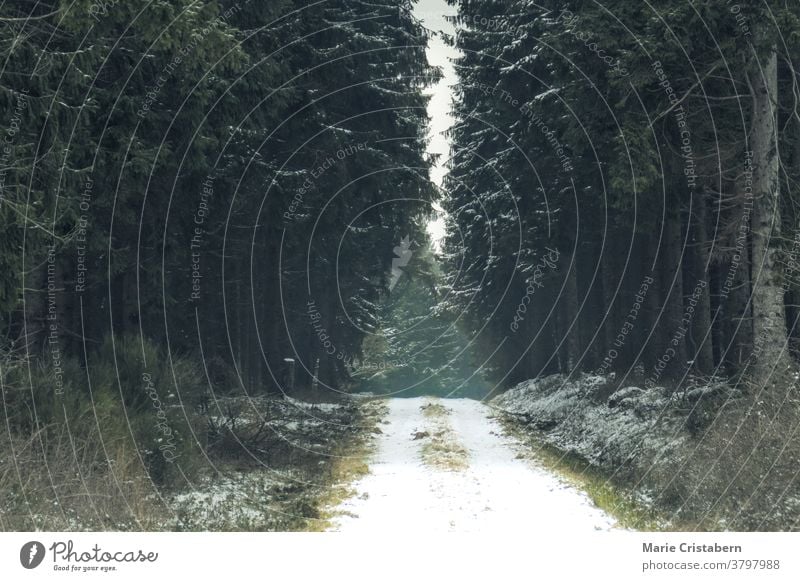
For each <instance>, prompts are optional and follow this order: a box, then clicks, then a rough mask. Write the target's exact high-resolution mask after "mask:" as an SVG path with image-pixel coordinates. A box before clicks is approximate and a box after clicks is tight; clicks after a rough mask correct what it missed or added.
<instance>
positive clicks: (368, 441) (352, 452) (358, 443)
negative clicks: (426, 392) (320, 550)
mask: <svg viewBox="0 0 800 581" xmlns="http://www.w3.org/2000/svg"><path fill="white" fill-rule="evenodd" d="M387 413H388V409H387V407H386V404H385V403H384V402H383V401H382V400H371V401H367V402H364V403H362V404H361V405H360V414H359V418H358V421H357V423H356V426H357V428H358V429H357V430H355V431H354V432H352V436H351V437H349V438H346V439H345V441H342V442H339V443H338V444H337V446H336V451H335V453H334V455H333V456H332V458H331V464H330V470H329V472H328V474H327V477H326V478H325V483H324V484H325V485H324V486H322V487H320V488H319V489H318V491H319V494H318V496H317V498H316V500H315V504H316V506H317V510H318V518H314V519H307V520H306V523H305V526H304V528H303V530H305V531H309V532H319V531H326V530H328V529H329V528H330V526H331V519H333V518H334V517H336V516H338V515H340V514H342V511H341V509H340V508H339V506H340V505H341V504H342V503H343V502H345V501H346V500H348V499H349V498H352V497H353V495H355V492H356V491H355V488H354V484H355V482H356V481H358V480H359V479H361V478H363V477H364V476H366V475H367V474H369V460H370V458H371V457H372V455H373V454H374V452H375V438H374V436H375V435H376V434H379V433H380V429H379V428H378V424H379V423H380V421H381V420H382V419H383V418H384V417H385V416H386V414H387Z"/></svg>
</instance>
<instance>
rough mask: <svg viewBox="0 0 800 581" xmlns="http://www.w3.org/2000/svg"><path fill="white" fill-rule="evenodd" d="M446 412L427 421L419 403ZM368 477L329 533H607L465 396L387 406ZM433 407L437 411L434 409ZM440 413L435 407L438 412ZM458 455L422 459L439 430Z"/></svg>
mask: <svg viewBox="0 0 800 581" xmlns="http://www.w3.org/2000/svg"><path fill="white" fill-rule="evenodd" d="M431 403H435V404H440V405H441V406H443V407H444V408H446V409H447V410H449V411H446V412H445V413H443V414H439V417H431V415H430V414H427V413H423V409H425V408H424V406H429V405H430V404H431ZM387 404H388V407H389V414H388V416H387V417H386V421H387V422H388V423H384V424H382V425H381V430H382V431H383V434H382V436H380V438H381V439H380V441H379V444H378V450H377V454H376V456H375V458H374V460H373V464H372V466H371V470H370V474H369V475H368V476H366V477H365V478H363V479H362V480H360V481H359V482H357V483H356V485H355V486H356V491H357V492H356V495H355V496H354V497H352V498H351V499H350V500H347V501H345V502H344V503H343V504H342V505H340V506H339V511H341V512H342V513H343V514H342V515H341V516H338V517H336V518H335V519H334V520H333V527H332V530H340V531H346V532H362V533H371V532H393V533H396V532H409V533H412V532H414V531H465V532H481V533H484V532H497V533H500V532H508V531H510V530H518V531H519V530H531V529H532V530H548V531H553V532H561V531H566V532H581V531H593V530H608V529H610V528H612V527H613V526H614V520H613V518H611V517H610V516H609V515H607V514H606V513H604V512H603V511H601V510H600V509H598V508H597V507H595V506H594V505H593V504H592V502H591V500H589V498H588V497H587V496H586V495H585V494H583V493H582V492H580V491H578V490H576V489H574V488H572V487H570V486H569V485H567V484H565V483H564V482H563V481H561V480H560V479H559V478H558V477H556V476H555V475H553V474H551V473H549V472H547V471H546V470H544V469H542V468H540V467H537V466H533V465H531V464H530V463H528V462H526V461H525V460H520V459H517V458H516V452H514V450H513V445H514V443H513V441H511V440H510V439H509V438H508V437H506V436H503V435H501V434H502V431H501V427H500V426H499V424H498V423H497V422H496V421H495V420H494V419H492V418H490V417H489V415H490V413H491V410H490V408H489V407H487V406H486V405H484V404H482V403H480V402H478V401H475V400H469V399H436V398H406V399H400V398H397V399H390V400H388V402H387ZM438 409H440V410H441V408H438ZM442 411H443V410H442ZM444 426H446V427H447V428H448V429H447V430H446V431H447V433H448V441H449V442H450V443H451V444H452V446H453V447H454V448H455V449H457V450H460V452H461V453H462V456H463V458H464V463H463V465H462V467H461V469H447V468H446V467H439V466H436V465H435V464H434V465H431V463H430V462H425V461H424V458H423V457H424V455H425V454H427V453H429V450H427V449H426V448H425V446H426V442H427V443H428V445H429V444H430V441H431V435H433V434H436V433H440V434H441V433H443V429H442V428H443V427H444Z"/></svg>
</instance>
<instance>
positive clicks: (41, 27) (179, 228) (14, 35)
mask: <svg viewBox="0 0 800 581" xmlns="http://www.w3.org/2000/svg"><path fill="white" fill-rule="evenodd" d="M0 39H1V41H0V42H1V44H0V46H2V49H0V50H2V55H3V68H2V70H0V76H1V77H2V81H3V82H2V83H0V99H1V100H2V110H3V112H4V114H3V126H4V128H3V131H4V136H3V137H4V143H3V151H2V159H1V160H0V163H1V164H2V168H0V169H1V170H2V184H0V187H2V191H1V193H0V195H1V196H2V198H0V223H2V236H0V244H2V247H0V273H2V274H1V275H0V313H2V319H1V321H2V322H1V323H0V326H1V327H2V332H3V333H2V336H3V345H2V348H3V350H4V352H5V353H6V355H7V356H10V357H15V358H21V359H24V360H25V361H27V362H28V363H29V364H30V365H33V366H44V367H46V368H47V369H48V370H49V372H50V373H51V374H52V380H53V385H55V384H56V382H57V383H58V387H57V393H55V394H54V395H55V396H61V395H63V393H64V390H65V389H67V388H65V384H68V383H70V381H68V380H69V378H68V377H65V374H66V373H67V372H66V371H65V370H66V369H67V367H68V365H67V363H66V362H67V361H73V360H74V361H76V362H77V363H78V364H79V365H80V366H82V367H86V365H87V358H88V357H89V356H90V355H91V354H92V353H94V352H96V351H97V350H98V349H99V348H100V347H101V346H102V345H103V344H104V343H106V342H108V341H109V340H110V339H111V338H114V337H115V338H122V337H126V336H131V335H132V336H136V337H138V339H139V340H140V341H141V342H142V347H141V349H140V353H139V354H138V355H135V356H134V358H137V357H138V358H139V359H141V360H142V361H141V362H140V364H141V365H142V366H143V369H144V368H146V361H144V359H145V358H146V350H145V348H144V343H145V341H148V342H152V343H153V344H155V345H161V346H164V348H165V349H166V350H167V351H168V352H169V353H175V354H189V355H191V356H192V357H196V358H197V360H198V361H199V360H200V358H202V360H203V367H202V370H203V375H205V376H206V377H205V379H204V380H203V383H204V384H205V385H206V386H208V387H210V388H211V389H226V390H239V391H242V390H243V391H244V392H246V393H264V392H271V391H272V392H274V391H278V390H281V389H283V390H285V389H287V387H288V386H290V385H291V386H293V387H294V388H296V389H302V388H304V387H308V386H310V385H311V384H312V382H318V384H319V385H324V386H328V387H330V388H331V389H334V390H339V389H343V388H345V387H346V386H347V385H348V384H349V382H350V369H351V365H352V362H353V361H356V360H358V358H359V357H360V355H361V341H362V339H363V337H364V336H365V334H367V333H369V332H370V330H371V329H372V328H373V326H374V318H375V314H376V308H377V307H376V306H375V305H376V303H377V302H378V299H379V297H380V296H382V295H383V294H385V293H386V289H387V288H388V285H389V283H390V270H391V262H392V259H393V258H394V253H393V248H394V247H395V246H396V245H397V243H398V242H399V241H400V240H401V239H402V238H403V237H408V236H410V237H411V239H412V240H417V239H421V238H420V236H421V233H422V232H423V231H424V216H425V214H426V213H427V212H428V205H429V203H430V201H431V200H433V199H434V197H435V196H436V192H435V190H434V189H433V188H432V187H431V186H430V184H429V182H428V160H427V159H426V155H425V143H426V127H427V114H426V111H425V106H426V103H427V97H426V96H424V95H423V90H424V88H425V87H427V86H428V85H430V84H431V83H432V82H434V81H435V79H436V78H437V76H438V71H436V70H435V69H433V68H431V67H430V66H429V65H428V64H427V61H426V58H425V53H424V51H425V45H426V42H427V32H426V31H425V29H424V28H423V27H422V26H421V25H420V23H419V22H418V21H417V20H416V19H415V18H414V17H413V15H412V13H411V1H410V0H403V1H401V2H389V1H379V2H366V1H360V0H323V1H317V2H309V1H304V0H276V1H270V2H256V1H252V0H220V1H217V0H213V1H205V0H203V1H201V2H196V1H189V0H185V1H184V0H156V1H154V2H149V3H147V4H146V5H145V6H139V5H136V4H134V3H127V2H102V3H101V2H96V1H92V0H78V1H76V2H71V3H63V2H58V1H45V2H38V3H33V4H32V3H30V2H23V1H18V0H12V1H11V2H6V3H4V4H3V6H2V7H1V8H0ZM312 304H313V305H316V308H317V311H318V314H319V318H318V320H317V317H316V316H314V315H313V313H311V312H310V310H309V308H310V305H312ZM315 323H316V325H315ZM319 329H322V330H323V331H319ZM113 352H114V349H113V347H112V353H113ZM290 360H294V363H293V364H292V361H290ZM145 371H146V369H145ZM290 374H291V377H290V376H289V375H290ZM71 383H72V389H73V390H79V391H80V390H81V389H82V390H84V391H85V389H86V386H85V385H83V386H82V387H81V386H80V385H79V384H81V381H80V378H73V380H72V381H71ZM83 383H85V381H84V382H83ZM133 383H137V384H138V383H139V382H138V380H137V381H135V382H133ZM156 387H157V389H159V390H163V389H175V388H176V387H177V389H178V390H180V387H181V386H169V387H168V386H156ZM124 389H125V390H132V391H137V390H138V387H137V386H136V385H132V386H127V387H125V388H124ZM198 389H201V390H202V389H204V388H202V387H200V388H198ZM131 397H132V396H131Z"/></svg>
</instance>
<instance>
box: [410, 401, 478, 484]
mask: <svg viewBox="0 0 800 581" xmlns="http://www.w3.org/2000/svg"><path fill="white" fill-rule="evenodd" d="M421 409H422V415H423V416H424V417H425V418H427V419H428V420H429V423H428V424H427V426H426V429H425V430H424V431H422V432H418V433H417V436H418V437H419V438H424V439H425V442H424V443H423V444H422V449H421V454H422V461H423V462H424V463H425V464H426V465H428V466H430V467H431V468H436V469H437V470H452V471H459V470H465V469H466V468H467V467H468V466H469V452H468V451H467V449H466V448H464V446H462V445H461V443H460V442H459V441H458V438H457V436H456V434H455V432H454V431H453V428H452V426H451V425H450V421H449V420H448V416H449V414H450V410H448V409H447V408H446V407H444V406H443V405H441V404H439V403H435V402H432V401H431V402H428V403H426V404H423V406H422V408H421Z"/></svg>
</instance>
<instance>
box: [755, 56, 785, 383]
mask: <svg viewBox="0 0 800 581" xmlns="http://www.w3.org/2000/svg"><path fill="white" fill-rule="evenodd" d="M762 62H763V63H764V65H763V69H758V70H754V71H753V72H751V74H750V85H751V87H752V91H753V117H752V127H751V138H750V147H751V150H752V156H753V157H752V162H753V191H752V193H750V192H746V197H750V196H752V204H753V212H752V238H753V242H752V245H753V273H752V276H753V290H752V304H753V334H754V336H755V344H754V349H753V356H752V357H751V359H750V363H751V364H750V377H751V379H752V380H753V381H755V382H756V383H757V384H758V385H764V384H766V383H767V382H768V381H770V382H771V383H775V382H777V381H780V380H781V379H783V377H784V372H785V371H786V370H787V369H788V367H789V358H788V355H787V351H786V319H785V313H784V306H783V290H782V284H781V283H782V278H781V274H782V273H781V264H780V261H779V259H778V258H779V257H778V249H777V248H776V247H775V245H774V244H770V242H771V241H772V240H773V239H775V240H778V239H779V238H780V225H781V220H780V205H779V195H780V181H779V173H778V171H779V160H778V132H777V110H776V104H777V97H778V95H777V92H778V66H777V64H778V59H777V55H776V53H775V52H774V51H773V52H772V53H771V54H770V55H769V56H768V58H767V59H766V60H765V61H762Z"/></svg>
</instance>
